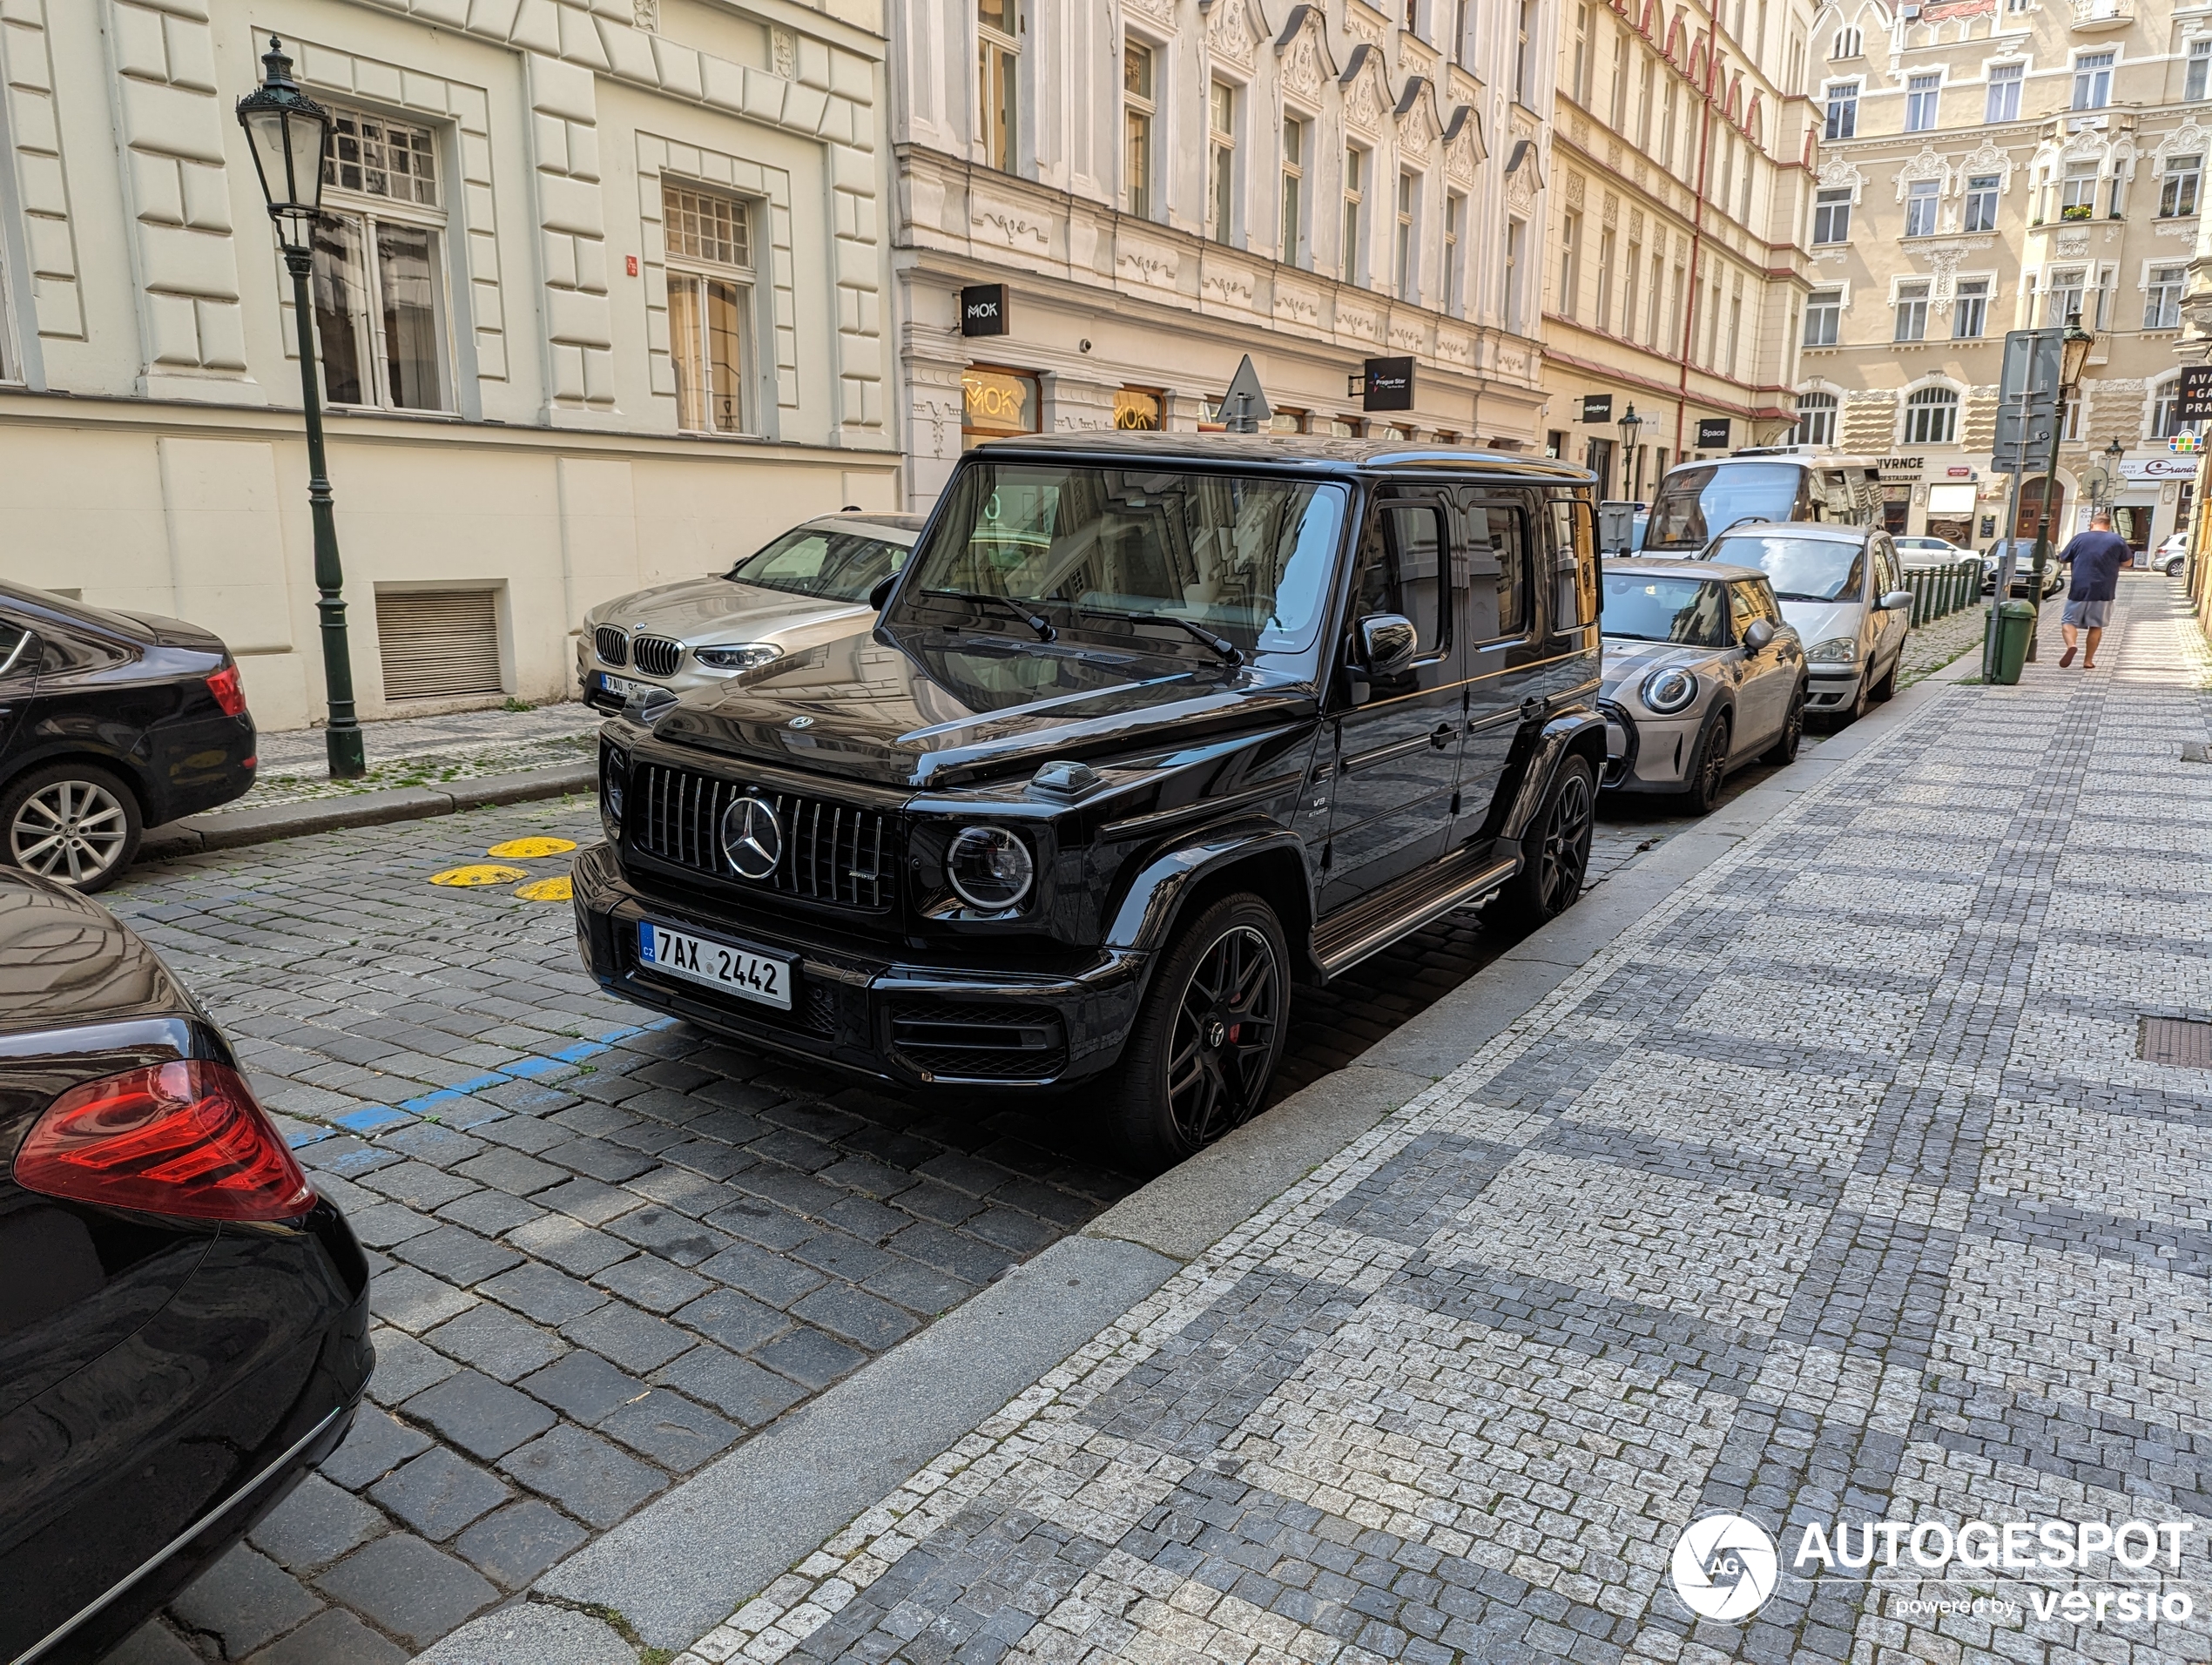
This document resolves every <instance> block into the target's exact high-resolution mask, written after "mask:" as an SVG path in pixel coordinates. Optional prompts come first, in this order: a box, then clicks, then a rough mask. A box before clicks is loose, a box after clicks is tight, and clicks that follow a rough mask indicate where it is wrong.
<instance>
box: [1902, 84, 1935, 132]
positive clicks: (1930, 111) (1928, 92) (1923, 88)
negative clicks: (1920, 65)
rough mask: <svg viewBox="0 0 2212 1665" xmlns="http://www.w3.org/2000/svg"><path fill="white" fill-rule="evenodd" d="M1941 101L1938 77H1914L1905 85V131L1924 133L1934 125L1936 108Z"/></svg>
mask: <svg viewBox="0 0 2212 1665" xmlns="http://www.w3.org/2000/svg"><path fill="white" fill-rule="evenodd" d="M1942 99H1943V78H1942V77H1941V76H1940V75H1916V76H1913V77H1912V78H1911V79H1909V80H1908V81H1906V82H1905V131H1906V132H1908V133H1925V132H1927V131H1930V130H1931V129H1932V128H1933V127H1934V126H1935V125H1936V107H1937V105H1938V104H1940V103H1941V102H1942Z"/></svg>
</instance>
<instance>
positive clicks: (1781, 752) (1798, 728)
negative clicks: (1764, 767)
mask: <svg viewBox="0 0 2212 1665" xmlns="http://www.w3.org/2000/svg"><path fill="white" fill-rule="evenodd" d="M1804 738H1805V684H1804V683H1802V682H1801V683H1799V684H1797V687H1796V688H1795V689H1793V690H1792V691H1791V694H1790V710H1789V711H1788V713H1787V714H1786V715H1785V716H1784V718H1783V719H1782V733H1781V735H1780V736H1779V737H1778V738H1777V739H1776V740H1775V743H1774V744H1773V745H1770V746H1769V747H1768V748H1767V749H1766V750H1765V751H1764V752H1761V753H1760V754H1759V756H1760V759H1761V761H1763V762H1766V763H1771V764H1777V765H1789V764H1792V763H1795V762H1796V761H1797V747H1798V745H1800V744H1802V743H1803V741H1804Z"/></svg>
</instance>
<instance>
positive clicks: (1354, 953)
mask: <svg viewBox="0 0 2212 1665" xmlns="http://www.w3.org/2000/svg"><path fill="white" fill-rule="evenodd" d="M1449 865H1450V866H1452V867H1457V868H1459V869H1460V874H1459V875H1458V876H1454V875H1453V873H1450V872H1449V871H1447V874H1446V875H1445V877H1444V880H1443V881H1442V884H1443V887H1442V888H1441V889H1437V888H1433V886H1435V885H1436V884H1437V882H1438V881H1437V880H1436V877H1435V876H1434V875H1433V874H1431V875H1427V876H1426V878H1427V882H1426V883H1425V884H1422V885H1421V886H1420V887H1419V890H1418V893H1417V894H1416V895H1415V897H1414V899H1413V900H1412V901H1411V902H1410V903H1403V904H1400V899H1399V897H1395V896H1393V895H1392V893H1391V892H1390V891H1388V890H1386V891H1385V892H1383V893H1382V894H1380V895H1379V896H1376V897H1373V898H1372V899H1370V900H1368V901H1367V902H1366V903H1365V904H1355V905H1354V906H1353V907H1351V908H1349V909H1347V910H1345V913H1346V917H1345V918H1343V919H1340V920H1324V921H1323V922H1322V925H1321V927H1320V928H1319V929H1318V930H1317V931H1315V932H1314V934H1313V957H1314V959H1315V960H1316V961H1318V962H1319V964H1320V967H1321V971H1322V974H1323V975H1325V976H1329V977H1333V976H1335V975H1336V974H1338V973H1339V972H1340V971H1349V970H1351V969H1352V967H1354V966H1356V965H1358V964H1359V962H1360V961H1362V960H1366V959H1367V958H1369V957H1370V956H1372V955H1374V954H1380V953H1381V952H1382V951H1383V950H1384V949H1385V948H1387V947H1390V945H1391V944H1392V943H1393V942H1395V941H1397V940H1399V938H1400V937H1402V936H1406V935H1407V934H1410V933H1412V932H1414V931H1418V930H1420V928H1421V927H1423V926H1424V925H1426V924H1428V923H1429V922H1430V921H1432V920H1438V919H1441V918H1442V917H1443V916H1444V915H1445V914H1447V913H1450V912H1451V911H1452V910H1453V908H1455V907H1466V906H1467V904H1468V903H1469V902H1471V901H1474V900H1477V899H1478V898H1480V897H1481V896H1484V895H1487V893H1489V892H1491V891H1494V890H1495V889H1497V887H1498V886H1500V885H1501V884H1503V883H1504V882H1505V881H1506V880H1508V879H1510V878H1512V877H1513V875H1514V870H1515V869H1516V868H1517V867H1519V866H1521V863H1520V861H1519V860H1518V859H1515V858H1514V857H1511V856H1508V857H1507V858H1506V859H1504V860H1503V861H1493V862H1489V863H1487V864H1485V865H1484V866H1481V867H1480V868H1479V869H1477V870H1476V871H1474V872H1472V873H1467V872H1465V864H1463V863H1453V864H1449ZM1395 888H1397V887H1395V886H1393V889H1395ZM1401 895H1402V893H1401Z"/></svg>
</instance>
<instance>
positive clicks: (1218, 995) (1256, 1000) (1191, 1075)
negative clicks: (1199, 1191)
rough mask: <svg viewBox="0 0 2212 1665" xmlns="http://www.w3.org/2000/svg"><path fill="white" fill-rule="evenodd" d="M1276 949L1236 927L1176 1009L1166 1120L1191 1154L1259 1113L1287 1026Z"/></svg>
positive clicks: (1207, 954) (1208, 952)
mask: <svg viewBox="0 0 2212 1665" xmlns="http://www.w3.org/2000/svg"><path fill="white" fill-rule="evenodd" d="M1282 1001H1283V976H1282V968H1281V967H1280V966H1278V964H1277V963H1276V957H1275V949H1274V945H1273V944H1271V943H1270V942H1269V941H1268V940H1267V939H1266V938H1265V937H1264V936H1263V935H1261V934H1260V933H1259V932H1258V931H1257V930H1256V929H1254V928H1253V927H1251V926H1249V925H1232V926H1231V927H1229V928H1228V929H1227V930H1226V931H1224V932H1223V933H1222V934H1220V935H1219V936H1217V937H1216V938H1214V940H1212V941H1211V942H1210V943H1208V944H1207V945H1206V947H1204V949H1203V950H1201V951H1200V953H1199V954H1198V957H1197V963H1196V964H1195V965H1193V966H1192V967H1191V968H1190V976H1189V979H1188V981H1186V982H1185V983H1184V988H1183V994H1182V998H1181V999H1180V1000H1179V1001H1177V1005H1176V1015H1175V1028H1174V1031H1173V1034H1172V1035H1171V1036H1170V1042H1169V1047H1168V1057H1167V1072H1168V1081H1167V1096H1168V1114H1169V1116H1170V1117H1171V1118H1172V1120H1173V1121H1174V1123H1175V1130H1176V1133H1177V1136H1179V1138H1180V1139H1181V1140H1182V1141H1183V1142H1184V1143H1185V1144H1186V1145H1187V1146H1188V1147H1189V1148H1190V1149H1194V1150H1195V1149H1200V1148H1202V1147H1204V1146H1205V1145H1209V1144H1211V1143H1213V1142H1214V1141H1215V1140H1216V1139H1217V1138H1219V1137H1220V1136H1222V1135H1223V1134H1224V1133H1226V1132H1228V1131H1229V1129H1231V1128H1233V1127H1235V1126H1237V1125H1238V1123H1239V1122H1243V1121H1244V1120H1246V1119H1247V1118H1249V1117H1250V1116H1251V1114H1252V1112H1253V1111H1255V1110H1257V1109H1258V1108H1259V1095H1260V1093H1261V1091H1262V1089H1264V1088H1265V1086H1266V1085H1267V1077H1268V1075H1269V1073H1270V1070H1271V1066H1272V1064H1273V1062H1274V1057H1275V1031H1276V1028H1277V1027H1278V1024H1279V1023H1280V1022H1281V1020H1282V1011H1281V1007H1282Z"/></svg>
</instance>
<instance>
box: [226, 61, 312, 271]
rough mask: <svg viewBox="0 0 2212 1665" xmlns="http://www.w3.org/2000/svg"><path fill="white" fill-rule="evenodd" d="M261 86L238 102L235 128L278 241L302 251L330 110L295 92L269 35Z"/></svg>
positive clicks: (308, 238)
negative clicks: (250, 154) (243, 138)
mask: <svg viewBox="0 0 2212 1665" xmlns="http://www.w3.org/2000/svg"><path fill="white" fill-rule="evenodd" d="M261 64H262V68H263V71H264V73H263V76H262V80H261V84H260V86H258V87H256V88H254V89H253V91H251V92H249V93H247V94H246V96H245V97H244V98H240V99H239V101H238V125H239V126H241V127H243V128H244V129H246V147H247V148H248V149H249V150H251V151H252V152H253V172H254V173H255V175H256V176H257V177H258V178H259V179H260V182H261V197H262V199H263V200H264V201H266V203H267V204H268V206H269V217H270V218H271V219H273V220H275V221H276V223H277V238H278V240H279V241H280V242H281V243H283V244H284V246H286V247H287V248H301V249H304V248H307V247H308V246H310V244H311V242H312V239H313V237H314V223H315V218H316V216H317V215H318V214H320V212H322V158H323V151H324V147H325V145H327V143H328V140H329V135H330V112H329V111H327V110H325V109H324V108H323V107H322V106H321V105H320V104H317V103H316V102H315V101H314V99H313V98H309V97H308V96H307V94H306V93H304V92H302V91H300V88H299V86H298V84H296V83H294V82H293V79H292V60H291V59H290V58H289V57H286V56H285V51H284V43H283V42H282V41H280V40H279V39H277V37H275V36H273V35H272V36H271V37H269V50H268V51H266V52H265V53H263V54H262V55H261Z"/></svg>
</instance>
